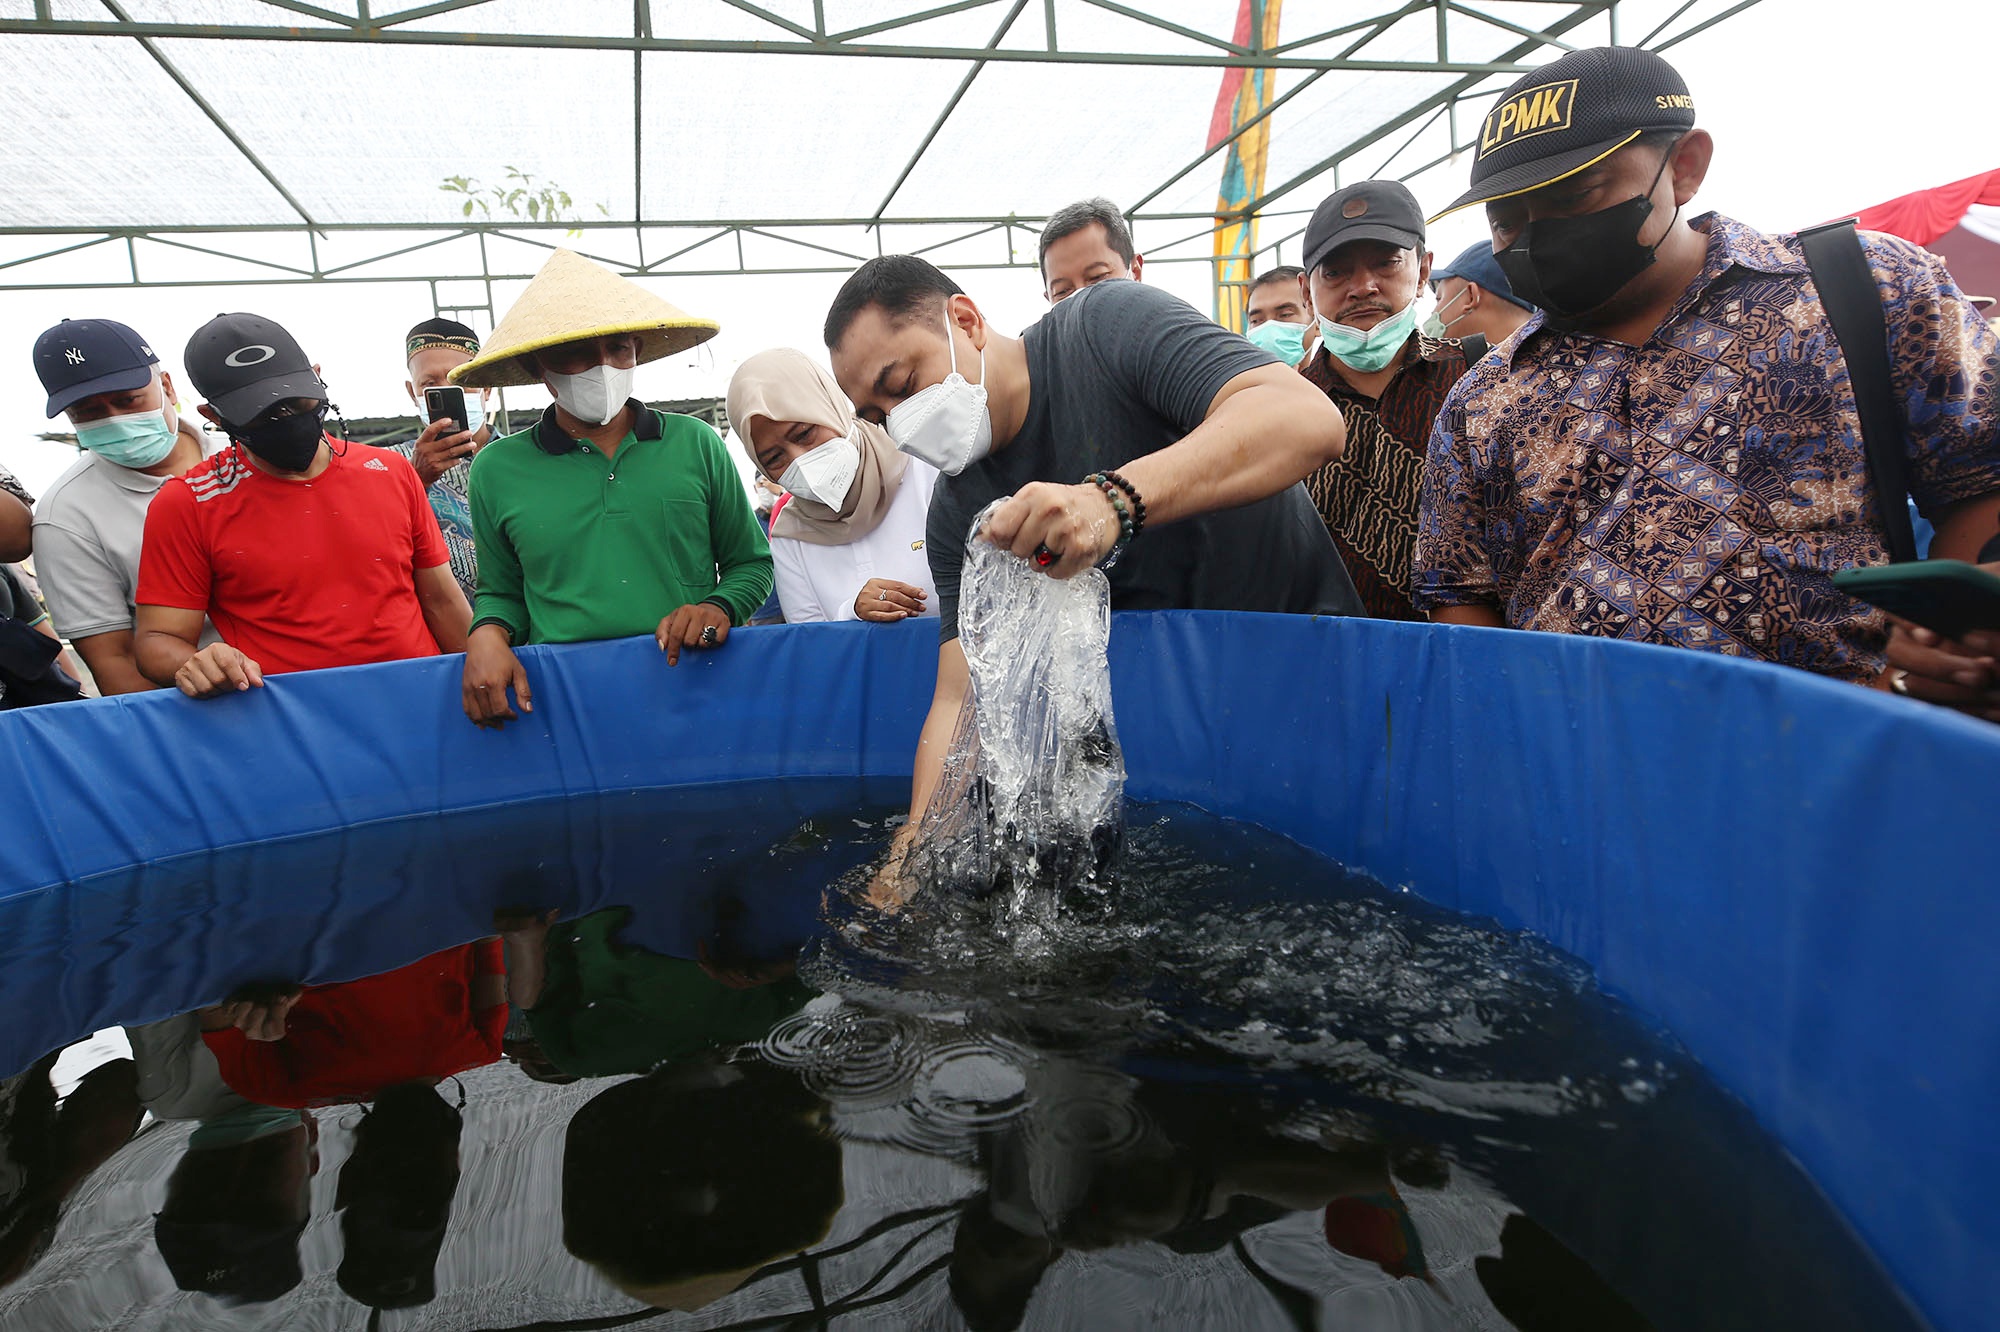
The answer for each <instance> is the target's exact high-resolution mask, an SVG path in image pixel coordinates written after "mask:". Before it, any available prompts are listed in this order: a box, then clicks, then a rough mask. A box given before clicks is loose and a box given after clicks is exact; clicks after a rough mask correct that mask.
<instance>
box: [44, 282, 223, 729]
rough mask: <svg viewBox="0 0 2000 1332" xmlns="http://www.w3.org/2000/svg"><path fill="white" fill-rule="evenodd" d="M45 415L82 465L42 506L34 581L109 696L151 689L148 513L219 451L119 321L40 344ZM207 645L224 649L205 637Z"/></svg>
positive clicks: (61, 328)
mask: <svg viewBox="0 0 2000 1332" xmlns="http://www.w3.org/2000/svg"><path fill="white" fill-rule="evenodd" d="M35 373H36V374H38V375H40V376H41V380H42V387H43V388H44V389H46V390H47V391H48V395H49V401H48V414H49V416H51V417H54V416H56V415H57V414H58V413H63V414H67V415H68V417H69V421H70V424H71V425H72V426H74V427H75V429H76V437H77V443H78V444H79V445H81V446H82V448H83V456H82V457H81V458H78V459H77V461H76V463H75V465H74V466H72V467H71V468H70V469H69V470H68V471H66V472H64V473H63V474H62V475H61V476H60V477H58V478H57V479H56V482H55V484H54V485H52V486H50V487H49V489H48V491H47V492H46V493H45V494H43V496H42V498H41V502H40V503H38V504H37V505H36V506H35V573H36V576H37V577H38V578H40V580H41V584H42V595H43V596H44V597H46V598H47V599H48V603H49V616H50V619H51V620H52V621H53V622H54V624H55V630H56V632H57V633H58V634H60V635H61V636H62V637H64V638H66V639H68V640H69V641H70V642H71V643H72V644H73V645H74V646H75V648H76V650H77V651H78V652H79V653H81V654H82V656H83V661H84V665H85V666H87V667H89V668H90V674H91V677H92V678H93V679H94V680H95V681H96V683H97V689H98V692H99V693H100V694H103V695H105V696H107V697H108V696H110V695H112V694H132V693H138V692H139V691H141V690H146V689H152V688H154V685H153V682H152V681H151V680H148V679H147V678H146V677H145V676H144V675H141V674H140V673H139V662H138V658H137V656H136V652H135V648H134V635H133V632H132V624H133V619H134V616H135V614H136V612H135V610H134V599H135V597H136V595H137V592H138V588H139V543H140V538H141V537H142V536H143V535H144V534H145V530H146V508H147V506H148V505H150V504H151V503H152V502H153V496H154V495H156V494H158V493H159V490H160V487H161V486H163V485H165V484H166V483H167V481H168V479H169V478H172V477H176V476H182V475H185V474H186V473H187V471H188V469H189V468H191V467H193V466H194V465H195V464H196V463H198V462H200V461H201V460H202V459H203V458H205V457H207V456H208V455H209V454H210V453H211V452H213V451H214V448H215V445H213V444H212V443H210V442H209V439H208V437H207V436H206V435H205V434H203V432H202V430H201V425H200V420H199V418H190V417H186V416H182V415H181V414H180V413H179V411H177V410H176V407H175V402H174V398H175V393H174V381H173V377H172V376H170V375H169V374H167V373H166V372H165V371H164V370H162V369H161V368H160V358H159V356H158V355H156V354H155V353H154V351H153V349H152V347H151V345H149V344H148V343H147V342H146V341H145V339H143V338H141V337H140V336H139V334H138V333H136V332H134V331H133V330H132V329H130V328H127V327H126V326H125V325H124V324H121V323H118V322H117V321H115V320H111V319H65V320H64V321H63V322H62V323H60V324H57V325H56V326H55V327H54V328H51V329H49V330H48V331H46V332H44V333H43V334H42V335H41V337H39V338H37V339H36V340H35ZM202 629H203V633H202V638H201V645H202V646H204V647H205V646H207V645H208V644H210V643H213V642H214V641H216V635H215V630H214V629H213V628H211V627H209V626H208V625H206V624H204V625H203V626H202Z"/></svg>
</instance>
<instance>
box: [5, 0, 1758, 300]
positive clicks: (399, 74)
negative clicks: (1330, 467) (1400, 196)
mask: <svg viewBox="0 0 2000 1332" xmlns="http://www.w3.org/2000/svg"><path fill="white" fill-rule="evenodd" d="M1273 3H1275V0H1273ZM1750 3H1755V0H1737V2H1734V3H1732V0H1616V2H1615V3H1614V0H1407V3H1392V2H1391V0H1289V3H1288V4H1286V5H1285V7H1284V10H1283V14H1282V26H1281V29H1280V41H1279V42H1278V43H1277V45H1276V46H1275V47H1273V48H1270V49H1254V48H1251V47H1248V46H1244V45H1239V44H1238V43H1237V42H1236V40H1235V29H1236V23H1237V19H1238V11H1239V9H1240V8H1241V6H1240V3H1239V0H1143V3H1142V0H1133V3H1131V4H1124V3H1117V2H1116V0H931V3H928V4H924V3H920V0H756V3H752V0H633V2H632V3H625V2H624V0H590V3H580V2H579V0H433V2H431V3H418V2H417V0H377V2H376V3H374V4H372V5H371V4H370V3H368V0H345V3H341V2H340V0H326V3H304V2H303V0H0V123H4V124H6V125H7V126H9V129H8V131H7V133H6V134H5V135H4V137H0V168H4V171H5V178H6V179H7V180H8V181H9V183H10V186H11V188H10V189H8V190H7V191H6V192H5V193H4V194H0V289H15V290H22V289H38V288H54V287H69V288H73V287H80V286H110V285H197V284H198V285H224V284H231V283H262V282H294V281H333V282H340V281H381V280H396V281H422V280H429V281H431V283H432V291H433V295H434V298H435V302H436V303H437V304H438V306H439V307H440V308H477V307H478V305H479V304H480V302H479V299H478V297H477V293H476V292H472V293H467V292H464V291H463V290H461V289H460V288H457V287H454V286H452V285H450V284H454V283H464V282H473V283H481V282H490V281H492V280H508V279H517V278H519V277H522V276H525V275H526V274H529V273H532V272H533V271H534V269H535V268H536V267H538V266H539V263H540V260H541V258H542V257H544V255H545V254H546V250H547V247H548V246H550V245H553V244H556V243H566V244H570V245H572V246H574V247H576V248H579V249H581V250H583V251H585V252H587V253H591V254H593V255H596V256H597V257H600V258H602V259H604V260H606V261H607V262H610V263H612V264H613V265H615V266H617V267H618V268H620V269H621V270H623V271H627V272H631V273H635V274H644V275H651V276H672V275H676V274H720V273H737V272H746V273H747V272H762V273H773V272H777V273H789V272H808V271H842V270H845V269H847V268H851V267H852V266H853V265H854V264H856V263H858V262H859V261H860V260H862V259H864V258H866V257H868V256H869V255H872V254H876V253H883V252H890V251H898V250H902V251H926V252H928V253H929V254H930V257H932V258H933V259H935V260H936V261H937V262H939V263H941V264H945V265H947V266H951V267H985V266H997V265H1006V264H1016V263H1028V264H1032V263H1033V262H1034V253H1035V251H1034V228H1035V223H1036V222H1038V221H1039V220H1040V219H1042V218H1043V217H1045V216H1046V215H1047V214H1048V213H1049V212H1050V211H1052V210H1053V209H1055V208H1057V207H1060V206H1061V205H1063V204H1065V203H1068V202H1070V201H1072V200H1074V199H1077V198H1080V197H1084V196H1087V195H1094V194H1103V195H1108V196H1109V197H1111V198H1112V199H1113V200H1115V201H1116V202H1118V203H1119V204H1121V205H1122V206H1124V207H1126V208H1127V209H1128V210H1129V211H1130V212H1131V213H1132V214H1133V216H1134V218H1135V222H1136V224H1137V225H1138V226H1139V227H1140V228H1141V235H1142V239H1143V240H1144V241H1145V244H1146V248H1147V250H1148V258H1149V260H1150V262H1153V263H1161V262H1176V261H1180V262H1204V263H1205V262H1209V261H1210V259H1211V252H1212V248H1213V246H1212V240H1211V233H1212V230H1213V227H1214V225H1215V222H1214V218H1215V212H1216V208H1217V202H1216V195H1217V186H1218V180H1219V177H1220V173H1221V167H1222V162H1223V158H1224V150H1225V147H1226V145H1224V144H1217V145H1216V146H1215V147H1214V148H1212V149H1211V148H1210V146H1209V137H1210V122H1211V117H1212V115H1213V114H1214V110H1215V105H1216V99H1217V91H1218V88H1219V85H1220V83H1221V80H1222V77H1223V75H1224V72H1225V71H1226V70H1228V69H1229V68H1231V67H1239V68H1240V67H1248V66H1260V67H1272V68H1276V69H1277V70H1278V71H1279V72H1278V74H1277V76H1276V77H1277V103H1276V105H1275V106H1274V107H1273V108H1272V109H1271V110H1270V112H1269V113H1268V114H1269V123H1270V126H1271V130H1272V136H1271V147H1270V152H1269V162H1268V171H1267V175H1266V178H1265V184H1264V188H1263V189H1262V191H1261V192H1258V193H1256V194H1255V196H1254V197H1252V198H1250V199H1249V200H1247V201H1246V202H1245V205H1244V211H1249V212H1254V213H1256V214H1257V215H1259V216H1260V217H1262V218H1263V219H1264V220H1265V225H1264V228H1263V234H1262V238H1261V242H1260V244H1261V246H1262V247H1263V249H1264V250H1266V251H1268V252H1270V253H1271V254H1272V255H1274V256H1275V255H1276V254H1277V253H1278V251H1279V247H1281V246H1282V245H1283V244H1284V242H1285V241H1286V240H1288V239H1295V238H1296V235H1297V232H1298V230H1299V229H1300V228H1301V227H1302V226H1303V222H1304V215H1305V214H1306V213H1308V212H1309V211H1310V208H1311V206H1312V204H1313V203H1314V202H1316V201H1317V200H1318V199H1319V198H1321V197H1322V196H1323V195H1324V194H1326V193H1327V192H1328V191H1330V190H1331V189H1333V188H1335V187H1336V183H1337V182H1338V181H1339V180H1340V179H1341V178H1342V177H1343V176H1344V177H1345V178H1347V179H1361V178H1364V177H1366V176H1372V175H1381V174H1389V175H1411V174H1415V173H1417V172H1419V171H1421V170H1423V169H1424V168H1426V167H1428V166H1431V165H1434V164H1435V163H1436V162H1438V161H1439V160H1440V159H1442V158H1445V157H1448V156H1450V155H1451V154H1452V153H1453V152H1454V151H1455V150H1457V149H1458V148H1459V147H1461V146H1462V144H1463V142H1464V139H1465V137H1466V136H1468V135H1470V134H1471V133H1472V132H1473V130H1474V128H1475V127H1476V124H1477V117H1478V114H1479V112H1480V111H1482V110H1483V109H1484V105H1485V102H1486V99H1488V98H1490V97H1491V95H1492V94H1493V93H1494V92H1495V91H1497V90H1498V89H1499V88H1501V87H1503V86H1505V84H1506V83H1508V82H1510V81H1511V80H1512V78H1513V77H1515V75H1516V74H1517V73H1518V72H1519V71H1520V70H1522V69H1526V68H1531V67H1532V66H1534V65H1536V64H1540V63H1543V62H1545V61H1546V60H1548V59H1551V58H1553V56H1555V55H1557V54H1560V52H1561V50H1562V49H1563V48H1564V47H1565V45H1590V44H1596V43H1601V42H1605V41H1612V40H1617V41H1625V42H1632V43H1640V44H1645V45H1648V46H1652V47H1655V48H1661V47H1666V46H1670V45H1672V44H1673V43H1674V42H1675V41H1677V40H1679V39H1682V38H1685V37H1687V36H1690V35H1692V34H1693V33H1695V32H1697V31H1700V30H1702V29H1704V28H1706V27H1709V26H1712V25H1713V24H1714V23H1716V22H1719V21H1721V20H1723V19H1725V18H1727V17H1729V16H1730V15H1732V14H1734V13H1736V12H1738V11H1740V10H1741V9H1744V8H1747V7H1748V5H1749V4H1750ZM510 168H511V169H517V170H519V171H521V172H524V173H526V174H527V175H528V176H530V177H532V178H533V179H534V180H535V181H536V182H537V183H550V184H553V185H555V186H558V187H560V188H561V189H562V190H564V191H566V192H567V193H568V194H569V195H570V196H571V198H572V200H573V204H574V206H573V209H572V210H571V211H570V212H568V213H565V214H564V215H563V217H562V218H561V219H559V220H553V221H552V220H548V219H545V218H535V219H529V218H527V217H515V216H512V215H511V214H509V213H508V212H506V211H505V210H504V209H500V210H496V211H495V212H493V213H492V214H491V215H488V214H485V213H482V212H481V210H480V209H478V208H477V207H475V208H474V210H473V213H472V215H471V216H470V217H468V216H467V215H466V214H465V212H464V207H465V198H464V196H463V195H461V194H457V193H453V192H449V191H447V190H445V189H444V188H442V185H443V183H444V182H445V181H446V180H447V178H450V177H467V178H471V179H472V180H474V181H476V182H477V183H478V184H479V185H480V186H491V185H497V184H501V183H503V182H504V181H505V179H506V176H507V172H508V171H509V169H510ZM570 230H575V231H580V232H581V233H582V234H581V235H580V236H574V237H566V236H565V234H564V233H565V232H566V231H570ZM441 284H443V285H441ZM459 302H463V303H462V304H461V303H459Z"/></svg>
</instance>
